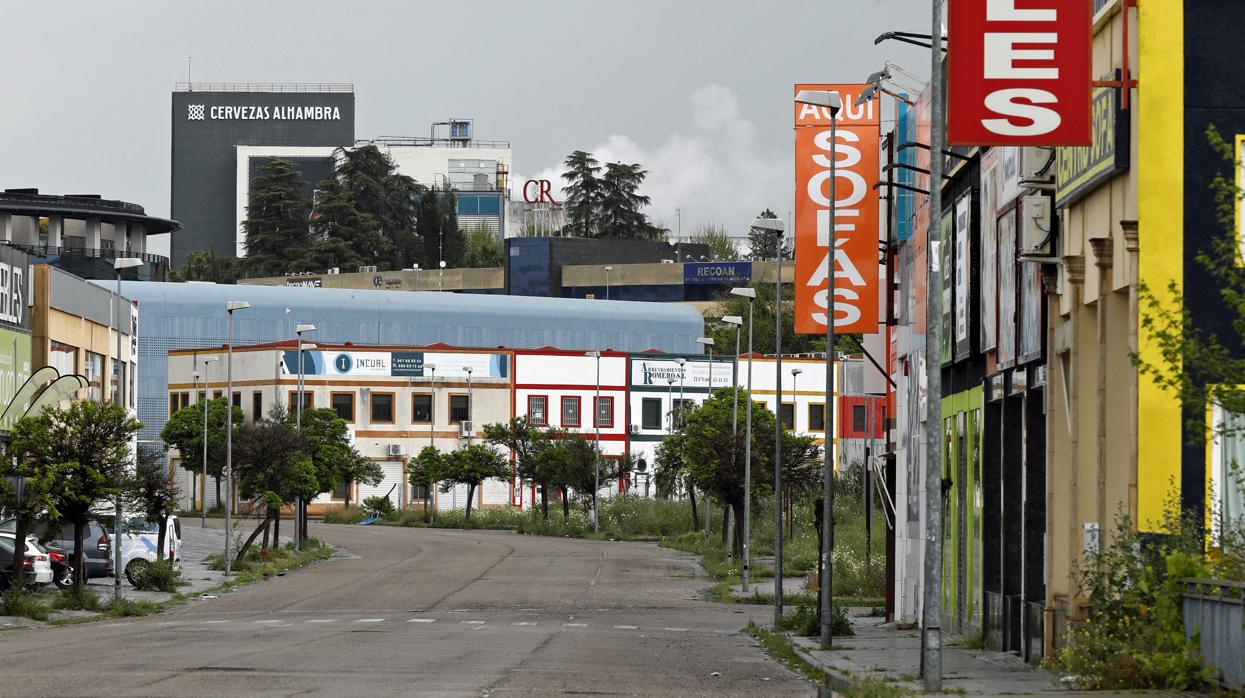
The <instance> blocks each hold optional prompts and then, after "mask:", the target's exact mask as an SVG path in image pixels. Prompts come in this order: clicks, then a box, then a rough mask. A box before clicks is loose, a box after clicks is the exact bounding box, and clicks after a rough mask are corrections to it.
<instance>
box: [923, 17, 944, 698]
mask: <svg viewBox="0 0 1245 698" xmlns="http://www.w3.org/2000/svg"><path fill="white" fill-rule="evenodd" d="M931 4H932V5H933V20H932V26H931V28H930V47H931V48H930V71H929V89H930V103H931V104H932V107H931V114H930V136H929V216H928V221H929V227H928V228H927V229H926V231H925V235H926V238H925V249H926V254H927V255H928V256H929V260H928V265H929V267H928V274H929V277H928V283H927V284H926V290H925V374H926V379H925V383H926V386H927V387H926V393H925V571H924V572H925V580H924V585H923V591H924V594H923V597H924V598H923V599H922V603H921V676H922V677H923V678H924V687H925V690H926V692H929V693H938V692H941V691H942V619H941V618H940V616H941V613H942V608H941V606H942V604H941V597H942V438H941V437H942V404H941V403H942V399H941V398H942V360H941V352H940V351H939V350H940V349H941V346H942V324H941V323H942V271H941V268H940V264H939V259H938V255H939V254H941V250H939V249H938V245H935V244H934V243H935V241H936V240H937V239H938V237H939V236H938V234H937V232H936V231H941V229H942V165H943V154H942V148H943V128H944V124H943V119H944V113H943V102H942V101H943V94H942V0H933V3H931ZM935 250H938V251H937V252H935Z"/></svg>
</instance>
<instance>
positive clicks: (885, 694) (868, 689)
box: [744, 622, 911, 698]
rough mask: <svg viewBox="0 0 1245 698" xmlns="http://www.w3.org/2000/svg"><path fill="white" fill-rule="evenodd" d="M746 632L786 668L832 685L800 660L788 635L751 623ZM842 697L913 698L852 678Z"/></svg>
mask: <svg viewBox="0 0 1245 698" xmlns="http://www.w3.org/2000/svg"><path fill="white" fill-rule="evenodd" d="M744 632H746V633H748V634H749V635H751V636H752V637H754V638H756V639H757V641H758V642H760V643H761V646H762V647H764V648H765V651H766V652H768V653H769V655H770V656H771V657H773V658H774V659H777V660H778V661H779V662H781V663H782V665H783V666H785V667H787V668H788V669H790V670H792V671H794V672H796V673H798V674H800V675H801V676H803V677H804V678H805V679H807V680H808V681H810V682H812V683H813V684H814V685H816V686H830V685H831V682H830V675H829V674H827V673H826V672H825V670H823V669H822V668H821V667H819V666H817V665H815V664H812V663H811V662H809V661H807V660H805V659H804V658H803V657H801V656H800V653H799V651H798V650H797V649H796V646H795V645H793V644H792V643H791V640H790V639H788V638H787V636H786V634H784V633H781V632H773V631H770V630H766V629H765V628H762V627H761V626H759V625H757V624H755V623H752V622H749V623H748V625H747V627H745V628H744ZM840 694H841V695H843V696H846V697H847V698H900V697H901V696H908V695H911V694H910V693H908V692H907V691H905V690H904V689H903V688H902V687H900V686H896V685H895V684H893V683H889V682H886V681H880V680H878V679H873V678H865V679H857V678H855V677H852V679H851V685H850V686H848V687H846V688H845V689H844V690H842V691H841V692H840Z"/></svg>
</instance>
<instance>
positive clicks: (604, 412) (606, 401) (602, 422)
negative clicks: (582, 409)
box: [594, 397, 614, 429]
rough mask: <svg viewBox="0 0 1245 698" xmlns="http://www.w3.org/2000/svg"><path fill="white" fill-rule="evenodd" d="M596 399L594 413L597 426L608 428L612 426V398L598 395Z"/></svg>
mask: <svg viewBox="0 0 1245 698" xmlns="http://www.w3.org/2000/svg"><path fill="white" fill-rule="evenodd" d="M594 399H595V400H596V406H597V409H596V413H597V423H596V425H597V426H598V427H603V428H605V429H609V428H611V427H613V426H614V398H612V397H599V398H594Z"/></svg>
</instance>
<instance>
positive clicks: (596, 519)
mask: <svg viewBox="0 0 1245 698" xmlns="http://www.w3.org/2000/svg"><path fill="white" fill-rule="evenodd" d="M609 269H610V267H606V270H609ZM607 300H608V299H607ZM587 355H588V356H591V357H592V358H594V359H596V360H597V397H596V400H595V401H594V402H593V403H592V425H593V428H594V429H595V430H596V454H595V455H594V456H593V463H592V467H593V472H592V486H593V487H594V488H596V489H594V490H593V491H592V532H593V533H597V532H598V531H600V530H601V510H600V507H599V506H598V505H597V498H598V497H599V496H600V494H601V415H600V413H599V412H598V410H600V409H601V352H599V351H590V352H588V354H587Z"/></svg>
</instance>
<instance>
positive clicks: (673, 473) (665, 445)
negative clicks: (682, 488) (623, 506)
mask: <svg viewBox="0 0 1245 698" xmlns="http://www.w3.org/2000/svg"><path fill="white" fill-rule="evenodd" d="M686 458H687V438H686V437H685V436H684V434H683V431H682V430H680V431H677V432H674V433H672V434H670V435H669V436H667V437H666V438H664V439H662V442H661V443H660V444H657V451H656V452H655V453H654V454H653V482H654V484H656V485H657V496H659V497H670V496H672V495H674V494H675V492H677V491H678V488H679V483H680V482H682V483H684V484H686V485H687V496H688V502H689V503H690V504H691V509H692V528H693V529H696V528H699V527H700V514H699V512H697V510H696V487H695V485H693V484H692V482H691V479H692V469H691V464H690V463H688V462H687V460H686ZM706 506H707V505H706Z"/></svg>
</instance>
